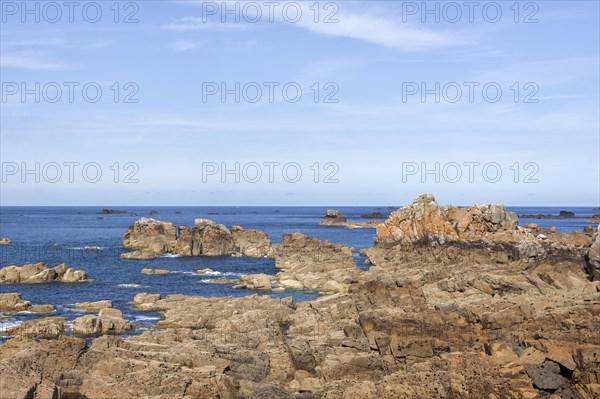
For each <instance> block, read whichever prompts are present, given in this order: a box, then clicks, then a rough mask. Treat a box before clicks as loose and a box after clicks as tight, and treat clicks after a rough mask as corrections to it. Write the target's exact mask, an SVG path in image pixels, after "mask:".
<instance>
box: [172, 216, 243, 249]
mask: <svg viewBox="0 0 600 399" xmlns="http://www.w3.org/2000/svg"><path fill="white" fill-rule="evenodd" d="M175 252H176V253H177V254H179V255H182V256H200V255H204V256H222V255H231V254H232V253H233V252H234V241H233V235H232V234H231V231H229V229H228V228H227V227H225V226H224V225H222V224H217V223H214V222H213V221H210V220H206V219H196V221H195V223H194V227H188V226H180V227H179V239H178V240H177V247H176V249H175Z"/></svg>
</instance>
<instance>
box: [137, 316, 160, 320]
mask: <svg viewBox="0 0 600 399" xmlns="http://www.w3.org/2000/svg"><path fill="white" fill-rule="evenodd" d="M134 319H135V320H137V321H156V320H160V319H161V318H160V317H156V316H135V317H134Z"/></svg>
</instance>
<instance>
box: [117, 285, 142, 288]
mask: <svg viewBox="0 0 600 399" xmlns="http://www.w3.org/2000/svg"><path fill="white" fill-rule="evenodd" d="M117 287H120V288H141V287H142V286H141V285H139V284H117Z"/></svg>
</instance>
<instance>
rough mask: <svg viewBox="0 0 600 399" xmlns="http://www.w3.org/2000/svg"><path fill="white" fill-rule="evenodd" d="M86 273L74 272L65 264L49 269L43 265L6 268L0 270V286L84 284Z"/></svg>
mask: <svg viewBox="0 0 600 399" xmlns="http://www.w3.org/2000/svg"><path fill="white" fill-rule="evenodd" d="M89 281H91V280H89V279H88V277H87V273H86V272H84V271H83V270H75V269H73V268H72V267H69V266H67V265H66V264H64V263H63V264H60V265H58V266H56V267H53V268H49V267H48V265H47V264H45V263H42V262H40V263H33V264H27V265H23V266H6V267H3V268H2V269H0V284H14V283H26V284H32V283H53V282H57V283H84V282H89Z"/></svg>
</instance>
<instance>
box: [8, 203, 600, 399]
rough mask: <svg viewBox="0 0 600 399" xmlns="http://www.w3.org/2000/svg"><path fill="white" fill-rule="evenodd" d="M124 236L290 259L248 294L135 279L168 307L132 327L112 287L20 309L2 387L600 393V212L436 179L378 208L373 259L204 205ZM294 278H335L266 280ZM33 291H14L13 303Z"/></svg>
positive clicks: (171, 246)
mask: <svg viewBox="0 0 600 399" xmlns="http://www.w3.org/2000/svg"><path fill="white" fill-rule="evenodd" d="M328 215H329V213H328ZM331 215H332V216H326V218H327V217H329V218H332V219H333V218H335V219H336V220H337V221H335V223H338V222H339V223H347V221H346V220H344V221H343V222H342V221H341V218H340V217H339V216H340V215H339V214H337V215H333V213H332V214H331ZM344 219H345V218H344ZM327 223H332V221H330V222H327ZM331 225H332V224H327V226H331ZM123 246H124V247H125V248H126V249H130V250H132V251H134V252H139V254H140V257H141V256H142V255H143V256H145V257H151V256H154V257H156V256H160V255H162V254H166V253H169V254H179V255H181V256H225V255H226V256H232V255H233V256H250V257H265V256H267V257H271V258H274V260H275V266H276V268H277V269H278V270H279V272H278V273H277V274H275V275H268V274H264V273H263V274H248V275H245V276H242V278H241V281H240V283H239V287H238V288H240V289H247V290H255V291H256V293H254V294H253V295H248V296H243V297H235V298H234V297H220V298H208V297H198V296H186V295H182V294H175V295H167V296H165V297H162V296H161V295H160V294H155V293H138V294H137V295H135V297H133V298H132V304H133V305H134V306H135V307H136V308H138V309H140V310H142V311H152V312H159V313H160V314H161V315H162V319H161V320H160V321H158V322H157V323H156V325H155V326H154V328H153V329H152V330H149V331H144V332H142V333H141V334H138V335H131V336H119V335H118V334H122V333H126V332H129V331H131V330H132V329H133V328H135V326H134V325H133V324H132V323H131V322H130V321H128V320H126V319H125V318H124V317H123V314H122V312H121V311H120V310H119V309H116V308H113V304H112V302H110V301H108V300H107V301H100V302H95V303H82V304H78V305H79V308H80V309H82V310H86V311H87V312H89V313H91V314H86V315H83V316H81V317H79V318H77V319H75V320H74V321H73V323H72V325H71V326H69V325H68V323H66V320H64V319H62V318H51V317H49V318H44V319H36V320H34V321H32V322H31V323H30V324H27V325H25V324H22V325H21V326H18V327H16V328H14V329H13V330H11V331H10V334H11V335H12V336H13V337H14V338H12V339H11V340H9V341H8V342H7V343H5V344H3V345H1V346H0V375H2V378H0V397H1V398H19V399H20V398H34V397H35V398H45V397H48V398H59V399H60V398H63V399H67V398H79V399H81V398H89V399H92V398H155V399H164V398H232V399H233V398H257V399H267V398H289V399H292V398H293V399H312V398H315V399H317V398H318V399H334V398H340V399H341V398H344V399H345V398H348V399H354V398H356V399H359V398H360V399H363V398H367V399H379V398H385V399H395V398H409V399H410V398H414V399H417V398H486V399H503V398H514V399H536V398H539V399H558V398H577V399H594V398H599V397H600V371H599V370H600V334H599V333H598V332H599V331H600V231H599V230H598V228H596V229H590V228H588V229H586V230H585V231H582V232H575V233H569V234H567V233H558V232H556V230H552V229H541V228H539V226H537V225H528V226H519V218H518V216H517V215H516V214H515V213H513V212H509V211H507V210H506V208H505V207H504V206H502V205H494V204H485V205H473V206H471V207H468V208H459V207H455V206H451V205H440V204H439V203H438V202H437V201H436V199H435V198H434V197H433V195H431V194H424V195H422V196H419V197H418V198H416V199H415V200H414V201H413V202H412V203H411V204H408V205H405V206H403V207H401V208H399V209H397V210H394V211H393V212H392V213H391V214H390V215H389V217H388V218H387V219H386V220H384V221H382V222H381V223H377V225H376V230H375V237H374V242H373V247H371V248H368V249H367V250H365V251H364V252H363V253H364V254H365V255H366V257H367V262H368V264H369V266H370V267H369V268H368V270H362V269H360V268H359V267H357V266H356V263H355V258H354V257H353V255H352V250H351V249H350V248H349V247H348V246H347V245H344V244H336V243H332V242H329V241H323V240H319V239H317V238H314V237H309V236H307V235H305V234H302V233H288V234H285V235H284V236H283V240H282V241H281V242H280V243H278V244H276V245H272V244H271V241H270V238H269V237H268V235H266V233H264V232H259V231H254V230H244V229H242V228H238V227H232V228H231V229H228V228H227V227H225V226H223V225H219V224H216V223H214V222H212V221H208V220H204V219H197V220H196V221H195V223H194V226H193V227H188V226H182V227H176V226H175V225H174V224H172V223H168V222H160V221H156V220H154V219H147V218H142V219H140V220H138V221H137V222H135V223H134V225H132V226H130V227H129V228H128V229H127V231H126V232H125V235H124V236H123ZM132 253H133V252H132ZM11 270H13V269H11ZM44 270H48V269H47V268H46V269H44ZM201 271H202V272H207V271H206V270H201ZM11 273H12V274H14V273H15V272H14V271H12V272H11ZM12 274H11V275H12ZM28 275H29V274H26V276H28ZM19 276H20V274H19ZM28 278H29V277H27V278H25V279H28ZM153 278H154V277H153ZM156 278H165V277H161V276H156ZM19 279H21V277H19ZM281 289H283V290H285V289H297V290H313V291H318V292H321V293H322V294H323V295H322V296H321V297H319V298H318V299H316V300H312V301H308V302H299V303H296V302H294V301H292V300H291V298H282V299H277V298H272V297H270V296H268V295H264V293H265V291H269V290H281ZM32 306H33V305H31V303H29V302H28V301H24V300H23V299H22V298H21V297H20V295H18V294H0V311H5V310H3V309H8V311H20V310H24V309H30V308H31V307H32ZM67 330H68V331H70V332H71V333H73V334H75V335H76V336H69V335H68V334H66V331H67ZM77 335H81V336H82V337H77ZM88 336H93V337H96V338H94V339H93V340H91V341H89V340H88V341H86V339H85V337H88Z"/></svg>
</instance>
